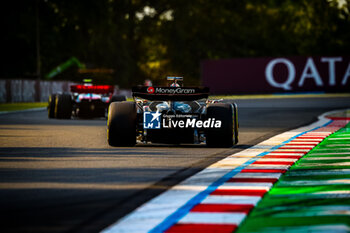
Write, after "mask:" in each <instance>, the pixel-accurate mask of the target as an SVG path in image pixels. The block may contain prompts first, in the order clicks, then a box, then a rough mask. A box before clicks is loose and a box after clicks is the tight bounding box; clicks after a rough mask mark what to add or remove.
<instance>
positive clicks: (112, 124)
mask: <svg viewBox="0 0 350 233" xmlns="http://www.w3.org/2000/svg"><path fill="white" fill-rule="evenodd" d="M107 140H108V144H109V145H110V146H134V145H135V144H136V105H135V103H134V102H114V103H111V104H110V105H109V109H108V119H107Z"/></svg>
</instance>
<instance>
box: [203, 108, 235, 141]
mask: <svg viewBox="0 0 350 233" xmlns="http://www.w3.org/2000/svg"><path fill="white" fill-rule="evenodd" d="M206 118H207V119H209V118H215V120H220V121H221V127H220V128H209V129H207V132H206V143H207V146H209V147H232V146H233V143H234V136H235V135H234V131H235V130H234V128H235V119H234V107H233V106H232V104H228V103H215V104H211V105H209V106H208V108H207V116H206Z"/></svg>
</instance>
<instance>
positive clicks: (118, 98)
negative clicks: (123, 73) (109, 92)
mask: <svg viewBox="0 0 350 233" xmlns="http://www.w3.org/2000/svg"><path fill="white" fill-rule="evenodd" d="M121 101H126V96H125V95H114V96H112V98H111V103H112V102H121Z"/></svg>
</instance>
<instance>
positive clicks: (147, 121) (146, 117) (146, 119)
mask: <svg viewBox="0 0 350 233" xmlns="http://www.w3.org/2000/svg"><path fill="white" fill-rule="evenodd" d="M161 115H162V114H161V113H159V112H158V111H157V112H144V113H143V128H144V129H160V116H161Z"/></svg>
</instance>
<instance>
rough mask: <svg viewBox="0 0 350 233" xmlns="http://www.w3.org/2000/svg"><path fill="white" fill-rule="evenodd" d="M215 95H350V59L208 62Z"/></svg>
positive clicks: (205, 70)
mask: <svg viewBox="0 0 350 233" xmlns="http://www.w3.org/2000/svg"><path fill="white" fill-rule="evenodd" d="M201 73H202V85H203V86H207V87H209V88H210V91H211V93H212V94H245V93H281V92H350V56H324V57H275V58H243V59H225V60H206V61H203V62H202V64H201Z"/></svg>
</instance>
